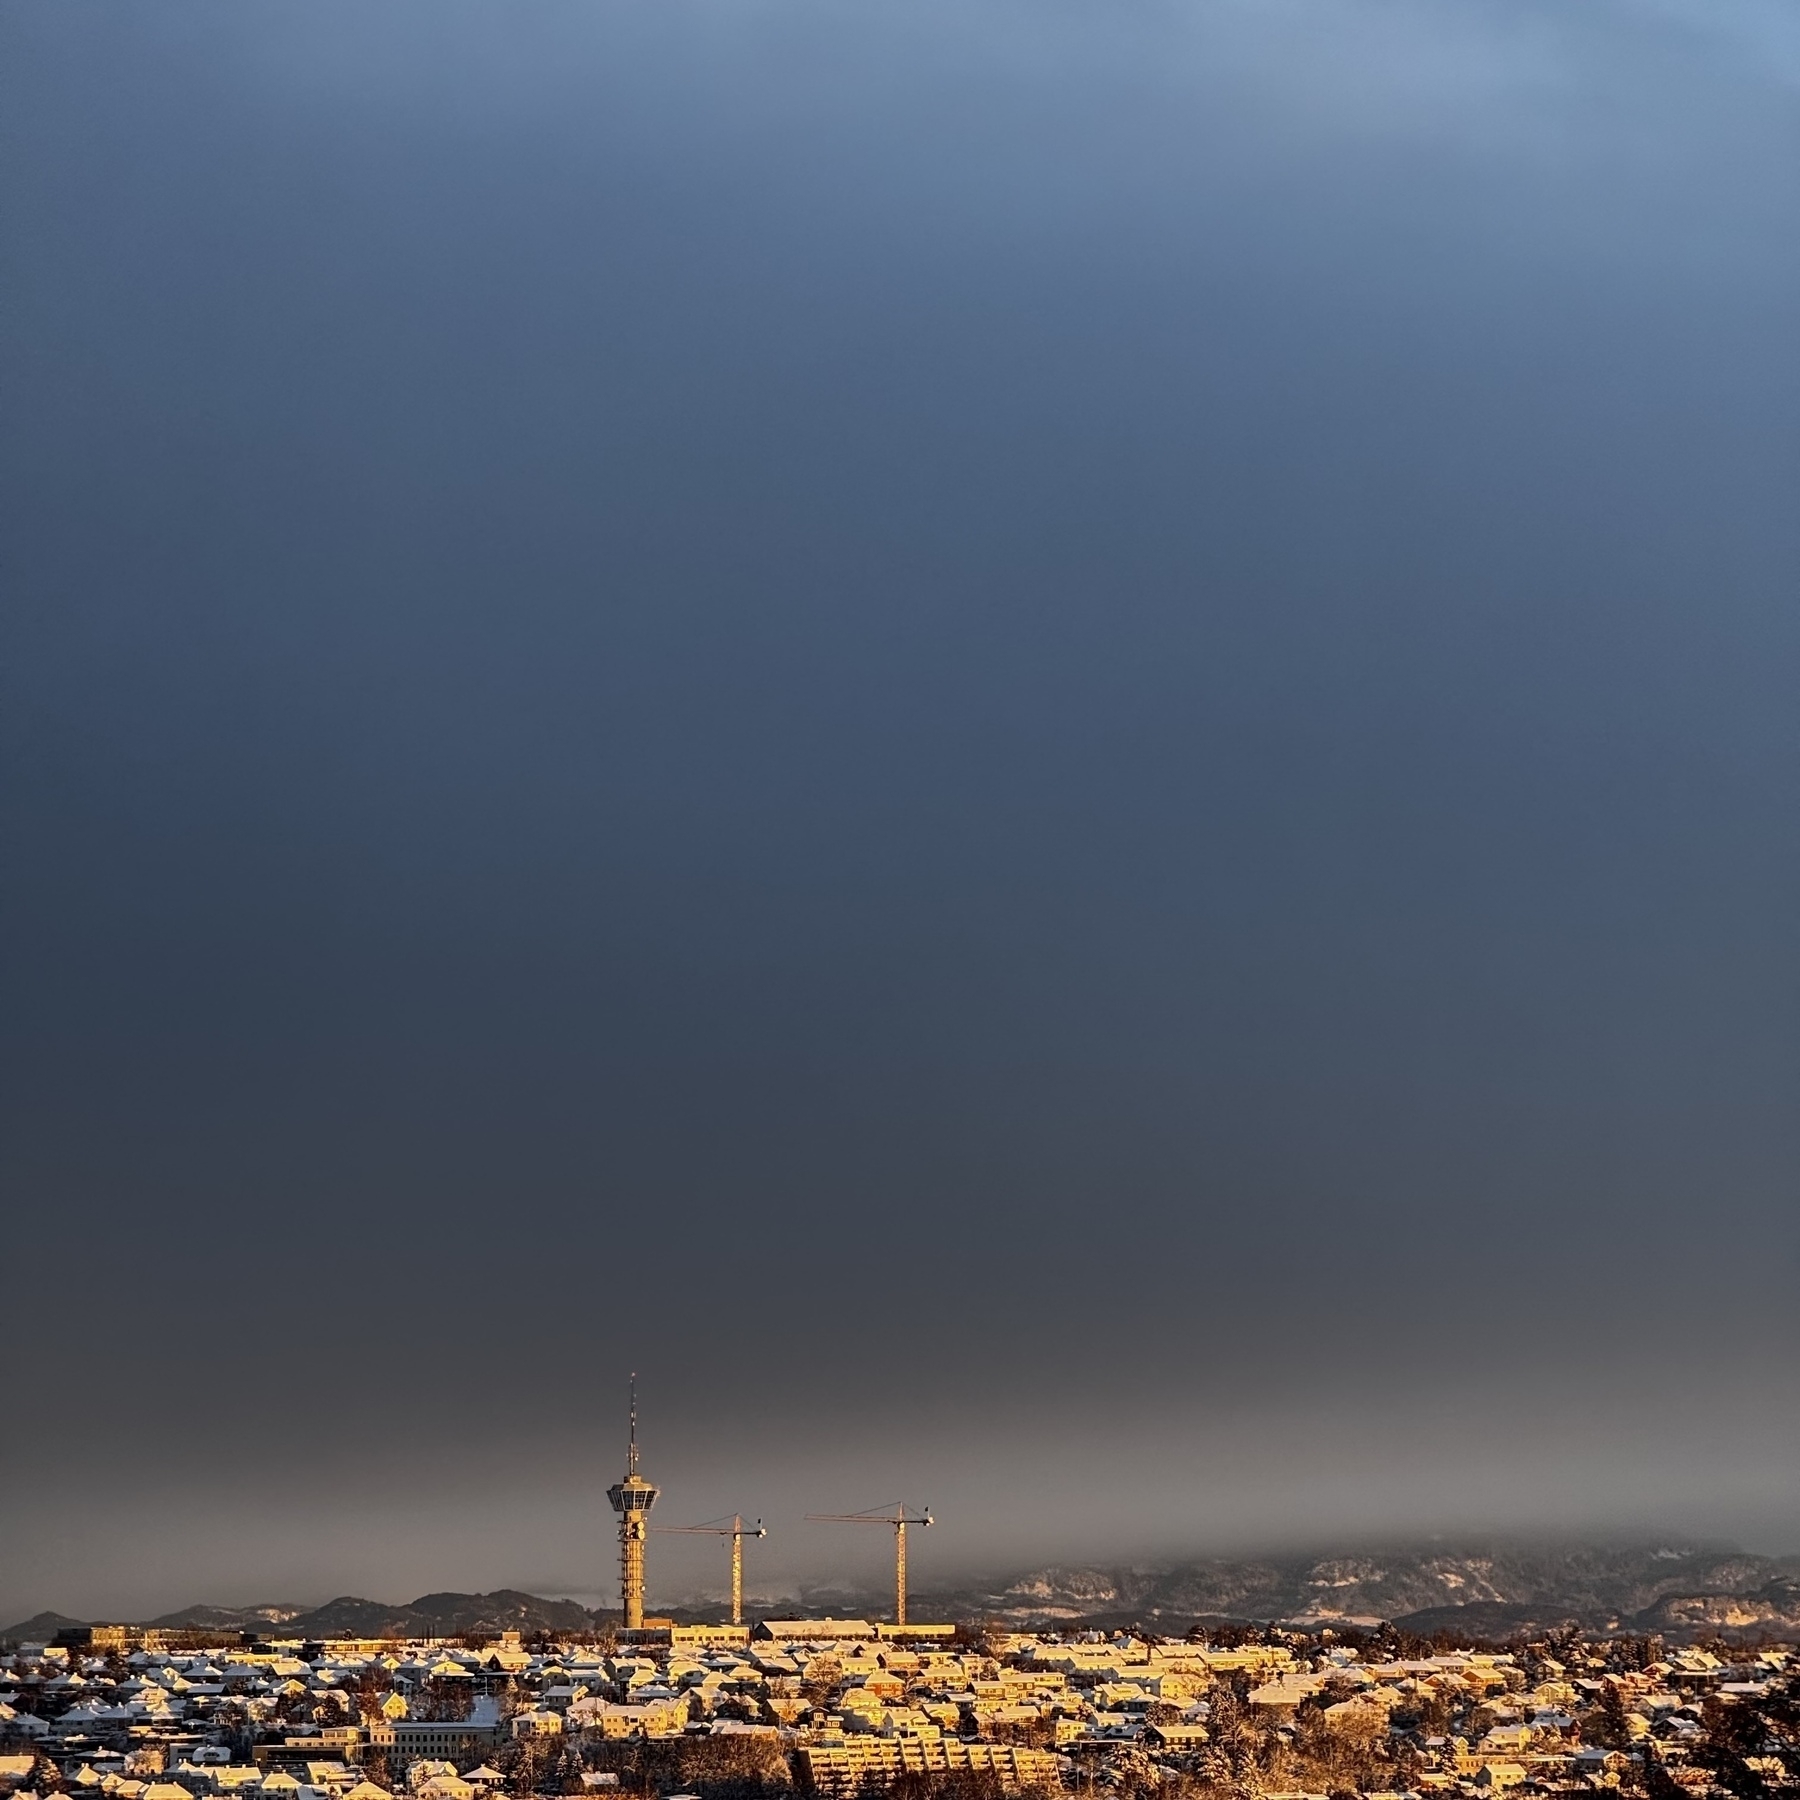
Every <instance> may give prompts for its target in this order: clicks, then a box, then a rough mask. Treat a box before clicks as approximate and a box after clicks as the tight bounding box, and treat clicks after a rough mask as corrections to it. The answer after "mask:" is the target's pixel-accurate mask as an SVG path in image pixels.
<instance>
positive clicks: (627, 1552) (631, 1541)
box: [619, 1512, 645, 1631]
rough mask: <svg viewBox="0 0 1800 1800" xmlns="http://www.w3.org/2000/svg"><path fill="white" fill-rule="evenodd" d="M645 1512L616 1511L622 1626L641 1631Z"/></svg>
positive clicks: (642, 1617) (642, 1623) (642, 1620)
mask: <svg viewBox="0 0 1800 1800" xmlns="http://www.w3.org/2000/svg"><path fill="white" fill-rule="evenodd" d="M644 1537H645V1524H644V1515H643V1514H642V1513H641V1512H640V1513H621V1514H620V1515H619V1600H620V1604H621V1606H622V1607H623V1609H624V1613H625V1628H626V1630H628V1631H641V1630H642V1629H643V1625H644Z"/></svg>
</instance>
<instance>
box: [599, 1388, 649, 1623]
mask: <svg viewBox="0 0 1800 1800" xmlns="http://www.w3.org/2000/svg"><path fill="white" fill-rule="evenodd" d="M656 1494H657V1490H656V1489H655V1488H653V1487H652V1486H651V1485H650V1483H649V1482H647V1481H646V1480H645V1479H644V1478H643V1476H642V1475H640V1474H639V1473H638V1442H637V1376H636V1375H633V1376H632V1378H631V1447H630V1449H629V1450H628V1451H627V1453H626V1458H625V1479H624V1480H623V1481H615V1482H614V1483H613V1485H612V1486H611V1487H609V1488H608V1489H607V1490H606V1497H607V1499H608V1500H610V1501H611V1502H612V1509H613V1511H614V1512H616V1513H617V1514H618V1515H619V1598H620V1600H621V1601H623V1603H624V1608H625V1629H626V1630H627V1631H641V1630H642V1629H643V1625H644V1540H645V1539H646V1538H647V1537H648V1536H649V1534H650V1526H649V1517H650V1508H651V1507H653V1506H654V1505H655V1504H656Z"/></svg>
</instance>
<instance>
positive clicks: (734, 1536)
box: [650, 1513, 769, 1625]
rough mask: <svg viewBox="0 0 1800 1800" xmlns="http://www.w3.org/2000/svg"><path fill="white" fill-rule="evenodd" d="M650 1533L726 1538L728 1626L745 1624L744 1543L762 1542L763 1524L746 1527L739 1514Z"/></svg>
mask: <svg viewBox="0 0 1800 1800" xmlns="http://www.w3.org/2000/svg"><path fill="white" fill-rule="evenodd" d="M650 1529H651V1530H652V1531H660V1532H667V1533H668V1534H669V1535H670V1536H671V1537H728V1538H730V1539H731V1622H732V1624H734V1625H741V1624H743V1622H744V1539H745V1538H765V1537H767V1536H768V1535H769V1534H768V1533H767V1532H766V1531H764V1530H763V1522H762V1520H761V1519H758V1520H757V1521H756V1523H755V1524H754V1525H746V1524H745V1523H744V1518H743V1514H742V1513H733V1514H732V1515H731V1518H730V1519H729V1520H724V1519H721V1520H720V1521H719V1522H718V1523H717V1524H711V1525H652V1526H651V1527H650Z"/></svg>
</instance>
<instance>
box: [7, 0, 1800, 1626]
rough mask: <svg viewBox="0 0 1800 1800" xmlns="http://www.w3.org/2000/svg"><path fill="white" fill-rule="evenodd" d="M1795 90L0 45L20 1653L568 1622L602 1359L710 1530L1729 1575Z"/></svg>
mask: <svg viewBox="0 0 1800 1800" xmlns="http://www.w3.org/2000/svg"><path fill="white" fill-rule="evenodd" d="M1797 98H1800V30H1797V29H1796V27H1795V26H1794V24H1793V16H1792V14H1791V12H1790V11H1788V10H1787V9H1785V8H1781V7H1775V6H1768V7H1762V6H1753V5H1738V4H1733V3H1731V0H1724V3H1721V4H1708V5H1705V6H1700V5H1694V6H1691V7H1684V6H1677V5H1652V4H1648V3H1645V4H1603V3H1593V4H1586V3H1583V4H1573V3H1564V4H1557V5H1533V4H1521V3H1519V0H1504V3H1502V0H1494V3H1492V4H1477V3H1474V0H1436V3H1434V4H1429V5H1427V4H1417V5H1409V4H1399V3H1395V4H1380V3H1376V0H1368V3H1363V4H1358V3H1356V0H1338V3H1335V4H1326V3H1324V0H1316V3H1313V0H1293V3H1286V0H1269V3H1267V4H1255V5H1252V4H1248V3H1245V4H1229V3H1207V4H1202V3H1198V0H1196V3H1194V4H1187V5H1175V4H1157V3H1154V0H1142V3H1138V4H1127V5H1104V6H1102V5H1088V6H1080V5H1073V4H1068V5H1065V4H1054V3H1052V4H1042V3H1034V4H1029V5H1026V4H1019V5H1010V4H1005V3H1002V0H993V3H984V4H980V5H973V6H971V5H959V6H948V5H946V6H934V5H922V6H920V5H908V6H899V5H886V4H873V5H855V6H852V5H822V4H821V5H812V4H774V3H761V0H751V3H745V4H726V3H724V0H720V3H718V4H712V5H690V4H681V3H675V4H663V3H658V4H655V5H649V4H644V5H627V4H605V5H593V4H589V5H573V4H509V5H505V6H500V5H494V6H476V5H471V4H453V5H437V4H433V5H423V4H408V3H406V0H396V3H394V4H390V5H385V6H383V7H380V8H366V7H362V6H356V5H350V4H326V5H318V4H310V3H309V4H305V5H300V4H295V5H283V4H271V5H266V6H260V7H257V8H242V7H237V6H225V5H206V4H194V5H189V6H184V7H166V6H151V5H136V4H126V5H107V6H100V5H89V4H66V3H57V4H50V3H48V0H16V3H15V4H13V5H10V6H8V7H7V8H6V9H5V10H4V11H3V12H0V163H3V172H4V204H5V209H6V219H5V230H4V251H3V252H0V255H3V257H4V264H3V275H4V300H5V307H4V319H5V326H4V381H5V395H6V403H5V406H4V411H3V414H0V453H3V455H4V505H5V519H4V525H5V533H4V536H5V546H6V548H5V580H6V591H7V603H6V606H5V619H4V634H5V635H4V643H3V645H0V650H3V664H4V666H3V671H0V679H3V681H4V690H3V692H0V702H3V707H4V718H3V720H0V731H3V732H4V738H3V742H0V750H3V756H4V764H3V772H0V773H3V779H0V806H3V818H0V823H3V826H4V844H5V857H4V895H3V900H4V908H5V918H4V945H5V955H6V977H5V981H6V986H5V1006H4V1016H3V1019H0V1031H3V1033H4V1054H5V1067H4V1071H3V1074H4V1096H3V1104H4V1109H5V1118H4V1157H5V1167H4V1176H5V1187H6V1194H7V1201H6V1205H7V1211H8V1215H9V1224H8V1228H7V1233H6V1243H7V1255H6V1266H7V1271H8V1278H7V1282H6V1296H7V1298H6V1319H7V1325H8V1330H7V1343H8V1346H9V1348H8V1354H7V1367H8V1370H9V1375H8V1381H7V1385H6V1398H5V1406H6V1420H7V1423H6V1430H5V1434H4V1437H5V1450H4V1454H5V1456H6V1459H7V1463H8V1469H7V1473H6V1478H5V1480H4V1482H3V1483H0V1540H3V1541H4V1542H5V1543H6V1545H7V1555H6V1557H5V1558H4V1563H3V1573H0V1616H4V1617H8V1618H10V1617H12V1616H15V1615H18V1614H22V1613H24V1612H27V1611H30V1610H32V1609H34V1608H36V1607H38V1606H55V1607H58V1608H60V1609H62V1610H65V1611H71V1612H75V1613H78V1614H93V1613H103V1612H109V1611H111V1612H130V1611H134V1610H135V1611H154V1610H158V1609H161V1608H164V1607H168V1606H173V1605H177V1604H181V1603H184V1602H188V1601H192V1600H201V1599H204V1600H213V1601H245V1600H255V1599H261V1598H266V1597H270V1596H281V1597H286V1596H293V1597H297V1598H301V1599H307V1598H314V1599H317V1598H323V1597H325V1596H327V1595H329V1594H331V1593H335V1592H341V1591H345V1590H350V1591H363V1592H372V1593H375V1594H378V1595H380V1596H383V1597H389V1598H399V1597H404V1596H406V1595H409V1594H411V1593H413V1592H416V1591H422V1590H425V1589H427V1588H432V1587H471V1588H473V1587H489V1586H493V1585H498V1584H501V1583H512V1584H516V1585H523V1586H535V1587H537V1588H539V1589H540V1590H550V1589H556V1590H561V1591H577V1592H587V1593H595V1592H599V1591H602V1590H604V1588H605V1586H606V1583H607V1581H608V1579H609V1575H608V1571H609V1569H610V1566H611V1557H610V1553H609V1552H608V1551H607V1549H606V1542H605V1533H606V1522H605V1519H604V1518H603V1517H602V1514H601V1509H600V1500H599V1494H598V1491H597V1490H598V1486H599V1484H600V1481H601V1478H602V1477H603V1476H610V1475H611V1474H613V1473H614V1472H616V1465H617V1463H618V1460H619V1446H618V1441H617V1438H618V1425H619V1417H618V1415H619V1409H620V1401H621V1395H622V1387H623V1378H624V1374H625V1372H626V1370H627V1369H628V1368H629V1367H631V1366H633V1365H634V1364H635V1365H636V1366H637V1367H639V1368H640V1369H642V1370H643V1371H644V1377H645V1394H646V1404H647V1419H648V1430H647V1436H648V1443H649V1445H650V1448H651V1452H652V1460H651V1469H652V1473H653V1474H655V1475H657V1476H658V1477H659V1478H660V1479H662V1480H663V1481H664V1483H665V1486H666V1488H667V1493H668V1498H667V1500H666V1501H665V1503H664V1506H665V1511H666V1512H667V1514H668V1516H669V1519H670V1521H671V1522H675V1521H676V1520H677V1519H698V1518H704V1517H708V1516H712V1515H716V1514H717V1513H719V1512H721V1511H729V1510H730V1509H732V1508H733V1507H741V1508H742V1509H743V1510H744V1511H746V1512H747V1513H753V1514H754V1513H761V1514H763V1515H764V1516H766V1517H768V1518H769V1520H770V1522H771V1524H772V1525H774V1526H776V1528H777V1535H776V1536H775V1537H773V1538H771V1539H770V1541H769V1543H768V1544H767V1545H766V1546H758V1551H759V1552H760V1553H762V1554H763V1557H764V1560H763V1562H762V1565H761V1566H762V1568H763V1569H764V1570H765V1571H766V1572H768V1574H769V1578H770V1579H771V1580H793V1579H801V1578H810V1577H814V1576H818V1575H821V1574H826V1573H830V1572H833V1571H838V1570H841V1571H847V1572H855V1573H860V1574H866V1575H870V1576H873V1575H875V1574H876V1573H877V1572H878V1570H879V1566H880V1562H881V1557H882V1554H883V1550H882V1546H881V1545H879V1544H868V1545H858V1544H846V1543H842V1542H839V1541H838V1540H837V1539H836V1538H832V1537H831V1534H829V1533H813V1534H812V1535H809V1533H811V1532H812V1528H808V1527H803V1526H801V1525H799V1524H798V1523H797V1522H796V1519H797V1515H798V1514H799V1513H800V1512H801V1511H803V1510H806V1509H807V1508H809V1507H813V1508H827V1509H833V1510H836V1509H844V1508H852V1507H861V1506H866V1505H871V1504H874V1503H878V1502H881V1501H883V1500H886V1499H889V1498H891V1497H893V1496H895V1495H897V1494H901V1493H904V1494H905V1495H906V1496H907V1497H908V1498H909V1499H912V1500H916V1501H924V1502H930V1503H932V1504H934V1505H935V1506H936V1507H937V1508H938V1509H939V1511H940V1513H941V1515H942V1518H943V1526H942V1528H941V1530H939V1531H936V1532H934V1533H933V1534H932V1536H931V1538H930V1539H929V1540H928V1541H927V1542H926V1543H925V1544H922V1545H921V1546H920V1555H919V1559H918V1560H919V1562H920V1574H921V1578H922V1579H927V1580H928V1579H929V1576H930V1573H931V1570H932V1568H933V1567H936V1568H938V1569H944V1570H947V1569H949V1568H951V1567H959V1568H969V1567H989V1568H992V1567H998V1566H1005V1565H1007V1564H1009V1563H1014V1562H1026V1561H1030V1560H1032V1559H1034V1558H1038V1557H1042V1556H1048V1555H1052V1554H1070V1555H1081V1556H1090V1557H1093V1556H1102V1557H1104V1556H1109V1555H1130V1554H1139V1555H1150V1554H1156V1553H1159V1552H1176V1551H1190V1552H1205V1551H1210V1550H1216V1549H1221V1548H1225V1547H1229V1546H1233V1545H1239V1544H1246V1543H1255V1542H1273V1541H1277V1540H1279V1541H1301V1540H1304V1541H1316V1542H1331V1541H1341V1540H1343V1539H1346V1538H1349V1537H1354V1536H1362V1535H1368V1534H1381V1533H1400V1534H1403V1533H1409V1532H1417V1531H1427V1530H1433V1529H1447V1530H1463V1529H1474V1528H1482V1527H1487V1526H1505V1527H1541V1526H1554V1527H1564V1528H1576V1529H1607V1528H1612V1527H1614V1526H1620V1525H1638V1524H1643V1525H1653V1526H1659V1527H1668V1528H1671V1529H1675V1528H1681V1529H1689V1530H1695V1531H1706V1532H1718V1533H1726V1534H1733V1535H1737V1536H1740V1537H1744V1538H1746V1539H1748V1540H1750V1541H1751V1542H1753V1543H1755V1544H1757V1545H1758V1546H1764V1547H1769V1548H1779V1549H1790V1550H1791V1549H1794V1548H1796V1547H1800V1501H1797V1499H1796V1493H1797V1492H1800V1489H1797V1485H1796V1484H1797V1478H1800V1464H1797V1462H1796V1456H1797V1452H1796V1443H1797V1442H1800V1437H1797V1433H1796V1426H1797V1425H1800V1393H1797V1391H1796V1386H1797V1384H1796V1378H1795V1374H1794V1370H1795V1362H1796V1351H1797V1350H1800V1346H1797V1345H1796V1344H1795V1341H1794V1335H1793V1331H1792V1323H1791V1321H1792V1313H1793V1304H1792V1298H1793V1294H1794V1291H1795V1281H1796V1276H1797V1275H1800V1256H1797V1254H1796V1252H1797V1245H1796V1223H1795V1220H1796V1207H1795V1175H1796V1168H1797V1166H1800V1157H1797V1148H1800V1146H1797V1144H1796V1119H1795V1099H1796V1094H1797V1093H1800V1055H1797V1044H1796V1032H1795V1023H1796V1020H1795V991H1796V974H1797V972H1800V971H1797V968H1796V955H1795V932H1794V916H1795V898H1796V892H1797V882H1796V877H1797V876H1800V856H1797V854H1796V837H1795V830H1794V822H1795V819H1796V817H1797V816H1800V806H1797V802H1800V780H1797V779H1796V773H1797V770H1800V760H1797V755H1796V753H1797V752H1800V742H1797V741H1796V740H1797V737H1800V729H1797V719H1800V713H1797V710H1796V706H1795V699H1794V696H1795V693H1796V688H1797V682H1796V677H1797V675H1800V656H1797V652H1800V610H1797V609H1796V606H1795V596H1796V575H1797V574H1800V523H1797V521H1800V513H1797V511H1796V508H1795V506H1794V494H1795V492H1796V477H1797V476H1800V438H1797V432H1796V419H1797V417H1800V413H1797V411H1796V402H1797V400H1800V330H1796V320H1797V318H1800V309H1797V306H1796V301H1797V300H1800V240H1797V239H1796V235H1795V232H1794V229H1793V225H1794V219H1795V218H1796V216H1800V209H1797V206H1796V203H1797V202H1800V180H1797V178H1796V173H1797V170H1800V160H1797V153H1800V131H1797V128H1796V126H1797V117H1800V115H1797V110H1796V107H1797ZM1102 1466H1103V1467H1105V1468H1107V1469H1109V1470H1111V1471H1113V1472H1114V1473H1115V1474H1116V1475H1118V1476H1119V1477H1120V1478H1121V1479H1120V1481H1119V1482H1118V1484H1117V1488H1116V1491H1117V1492H1119V1493H1120V1495H1121V1499H1120V1502H1119V1506H1118V1509H1117V1512H1116V1515H1115V1516H1113V1517H1110V1518H1101V1517H1096V1516H1094V1515H1093V1514H1092V1513H1091V1512H1090V1511H1089V1510H1087V1502H1086V1501H1085V1500H1084V1498H1083V1495H1084V1494H1085V1493H1087V1492H1088V1491H1089V1478H1090V1477H1091V1474H1092V1472H1093V1471H1094V1470H1095V1469H1096V1468H1097V1467H1102ZM1110 1485H1112V1484H1109V1486H1110ZM871 1535H873V1534H871ZM826 1539H829V1540H830V1541H825V1540H826ZM653 1560H654V1563H655V1569H654V1572H653V1589H654V1588H655V1587H656V1586H657V1585H658V1584H659V1583H660V1584H661V1585H662V1587H663V1591H664V1597H668V1596H669V1595H670V1594H671V1593H673V1592H675V1591H679V1590H680V1589H681V1588H682V1587H684V1586H687V1585H693V1584H695V1583H697V1582H699V1581H700V1580H702V1579H703V1578H704V1576H705V1572H706V1569H707V1568H708V1567H709V1565H708V1564H707V1561H706V1554H705V1551H704V1550H697V1551H694V1552H693V1553H692V1554H691V1555H690V1554H689V1551H688V1549H687V1548H685V1547H684V1546H683V1543H682V1541H681V1540H667V1541H666V1542H665V1543H664V1544H659V1545H658V1547H657V1554H656V1558H655V1559H653ZM754 1579H755V1578H754V1577H753V1583H754ZM653 1597H654V1594H653Z"/></svg>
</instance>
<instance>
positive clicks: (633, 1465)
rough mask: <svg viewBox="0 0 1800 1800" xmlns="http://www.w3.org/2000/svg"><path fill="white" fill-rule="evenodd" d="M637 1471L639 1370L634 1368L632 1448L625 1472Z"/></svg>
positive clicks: (632, 1377)
mask: <svg viewBox="0 0 1800 1800" xmlns="http://www.w3.org/2000/svg"><path fill="white" fill-rule="evenodd" d="M637 1472H638V1447H637V1370H636V1369H633V1370H632V1371H631V1448H630V1450H629V1452H628V1453H627V1455H626V1458H625V1473H626V1474H627V1475H635V1474H636V1473H637Z"/></svg>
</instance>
